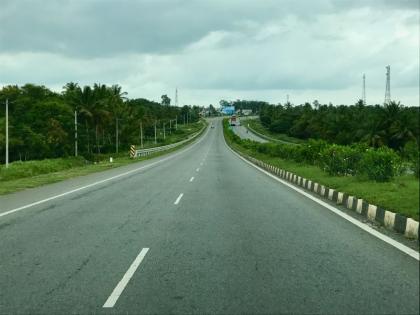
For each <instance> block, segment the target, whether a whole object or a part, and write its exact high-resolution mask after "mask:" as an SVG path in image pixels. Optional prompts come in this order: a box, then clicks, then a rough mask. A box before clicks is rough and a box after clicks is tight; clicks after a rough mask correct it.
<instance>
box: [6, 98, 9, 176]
mask: <svg viewBox="0 0 420 315" xmlns="http://www.w3.org/2000/svg"><path fill="white" fill-rule="evenodd" d="M8 167H9V99H7V98H6V168H8Z"/></svg>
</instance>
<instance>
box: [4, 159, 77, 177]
mask: <svg viewBox="0 0 420 315" xmlns="http://www.w3.org/2000/svg"><path fill="white" fill-rule="evenodd" d="M84 164H85V159H84V158H83V157H77V158H76V157H71V158H60V159H45V160H41V161H25V162H20V161H16V162H13V163H10V165H9V168H6V167H5V166H1V167H0V180H2V181H7V180H12V179H17V178H25V177H32V176H36V175H40V174H46V173H52V172H58V171H61V170H65V169H69V168H72V167H75V166H82V165H84Z"/></svg>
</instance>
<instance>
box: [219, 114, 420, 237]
mask: <svg viewBox="0 0 420 315" xmlns="http://www.w3.org/2000/svg"><path fill="white" fill-rule="evenodd" d="M223 126H224V135H225V139H226V142H227V143H228V145H229V146H230V147H232V148H233V149H234V150H235V151H237V152H238V153H240V154H241V155H242V156H244V157H245V158H247V159H248V160H249V161H251V162H252V163H254V164H256V165H258V166H260V167H261V168H263V169H265V170H267V171H269V172H270V173H272V174H274V175H276V176H278V177H280V178H282V179H284V180H287V181H290V182H291V183H293V184H295V185H298V186H300V187H302V188H304V189H307V190H309V191H311V192H313V193H316V194H318V195H319V196H322V197H324V198H327V199H329V200H330V201H333V202H335V203H337V204H340V205H343V206H344V207H346V208H348V209H351V210H354V211H356V212H357V213H359V214H360V215H363V216H364V217H366V218H367V219H368V220H369V221H372V222H376V223H378V224H380V225H383V226H385V227H387V228H389V229H392V230H394V231H396V232H399V233H402V234H404V235H405V236H406V237H408V238H414V239H418V234H419V223H418V218H419V181H418V171H417V172H416V167H417V166H416V165H415V163H412V164H411V163H408V164H407V163H403V161H402V159H401V158H400V156H399V155H398V154H396V153H395V152H394V151H392V150H391V149H389V148H386V147H382V148H378V149H372V148H369V147H367V146H365V145H363V144H358V145H354V146H338V145H333V144H328V143H326V142H323V141H313V140H310V141H308V143H307V144H302V145H300V146H296V145H286V144H273V143H264V144H262V143H256V142H253V141H250V140H242V139H240V138H239V137H238V136H237V135H236V134H234V133H233V132H232V130H230V129H229V126H228V124H227V122H226V121H225V122H224V124H223ZM417 170H418V169H417ZM407 172H408V173H407ZM416 175H417V176H416Z"/></svg>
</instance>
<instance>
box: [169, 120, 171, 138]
mask: <svg viewBox="0 0 420 315" xmlns="http://www.w3.org/2000/svg"><path fill="white" fill-rule="evenodd" d="M169 134H170V135H171V134H172V119H169Z"/></svg>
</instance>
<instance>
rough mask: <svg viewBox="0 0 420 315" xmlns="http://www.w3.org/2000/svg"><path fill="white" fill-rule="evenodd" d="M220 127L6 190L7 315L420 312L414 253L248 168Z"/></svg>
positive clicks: (3, 299) (2, 229) (2, 260)
mask: <svg viewBox="0 0 420 315" xmlns="http://www.w3.org/2000/svg"><path fill="white" fill-rule="evenodd" d="M215 126H216V127H215V128H214V129H208V132H207V133H206V134H205V135H204V136H203V137H202V138H201V140H200V142H198V143H196V144H194V145H192V146H189V147H187V148H186V149H182V150H181V151H178V152H175V153H172V154H170V155H167V156H164V157H159V158H156V159H153V160H149V161H145V162H140V163H136V164H132V165H130V166H127V167H124V168H121V169H118V170H111V171H108V172H103V173H100V174H92V175H89V176H85V177H81V178H77V179H72V180H69V181H65V182H62V183H58V184H53V185H48V186H44V187H41V188H37V189H31V190H27V191H24V192H20V193H16V194H12V195H8V196H4V197H1V198H0V240H1V242H0V255H1V256H0V314H5V313H6V314H8V313H40V314H57V313H60V314H64V313H66V314H69V313H112V314H140V313H145V314H149V313H160V314H169V313H182V314H184V313H214V314H227V313H229V314H233V313H236V314H239V313H248V314H256V313H264V314H268V313H273V314H274V313H275V314H279V313H323V314H325V313H334V314H337V313H358V314H360V313H370V314H372V313H374V314H380V313H386V314H389V313H401V314H412V313H418V312H419V262H418V261H417V260H416V259H414V258H412V257H410V256H408V255H407V254H405V253H403V252H401V251H399V250H398V249H396V248H394V247H392V246H390V245H388V244H387V243H385V242H383V241H382V240H380V239H378V238H375V237H373V236H372V235H370V234H369V233H367V232H365V231H363V230H361V229H360V228H358V227H356V226H355V225H352V224H351V223H349V222H348V221H345V220H343V219H342V218H340V217H339V216H337V215H336V214H334V213H332V212H331V211H329V210H327V209H326V208H324V207H322V206H321V205H319V204H317V203H315V202H313V201H312V200H310V199H307V198H305V197H303V196H302V195H300V194H298V193H297V192H295V191H294V190H292V189H290V188H289V187H287V186H284V185H282V184H280V183H278V182H277V181H275V180H274V179H272V178H270V177H268V176H267V175H265V174H263V173H262V172H260V171H258V170H257V169H255V168H254V167H252V166H250V165H249V164H247V163H245V162H244V161H242V160H241V159H239V158H238V157H237V156H236V155H234V154H233V153H232V152H231V151H230V150H229V148H228V147H227V146H226V144H225V142H224V140H223V135H222V125H221V121H220V120H219V121H217V123H215ZM122 173H125V174H124V175H121V176H120V175H119V174H122ZM113 176H119V177H116V178H113V179H111V180H106V179H107V178H110V177H113ZM98 181H102V182H100V183H97V184H94V183H96V182H98ZM92 183H93V185H91V186H88V187H86V188H83V189H80V190H77V191H74V192H72V193H67V192H68V191H71V190H73V189H77V188H78V187H82V186H86V185H90V184H92ZM57 194H63V195H62V196H61V197H58V198H55V197H54V196H55V195H57ZM50 197H51V199H49V200H47V201H44V202H42V203H38V204H35V205H33V206H30V207H26V208H21V209H22V210H18V211H15V212H12V213H9V214H7V215H1V213H3V214H4V213H6V211H9V210H13V209H16V208H17V209H19V207H22V206H25V205H26V204H30V203H34V202H36V201H38V200H41V199H42V198H50Z"/></svg>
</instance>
